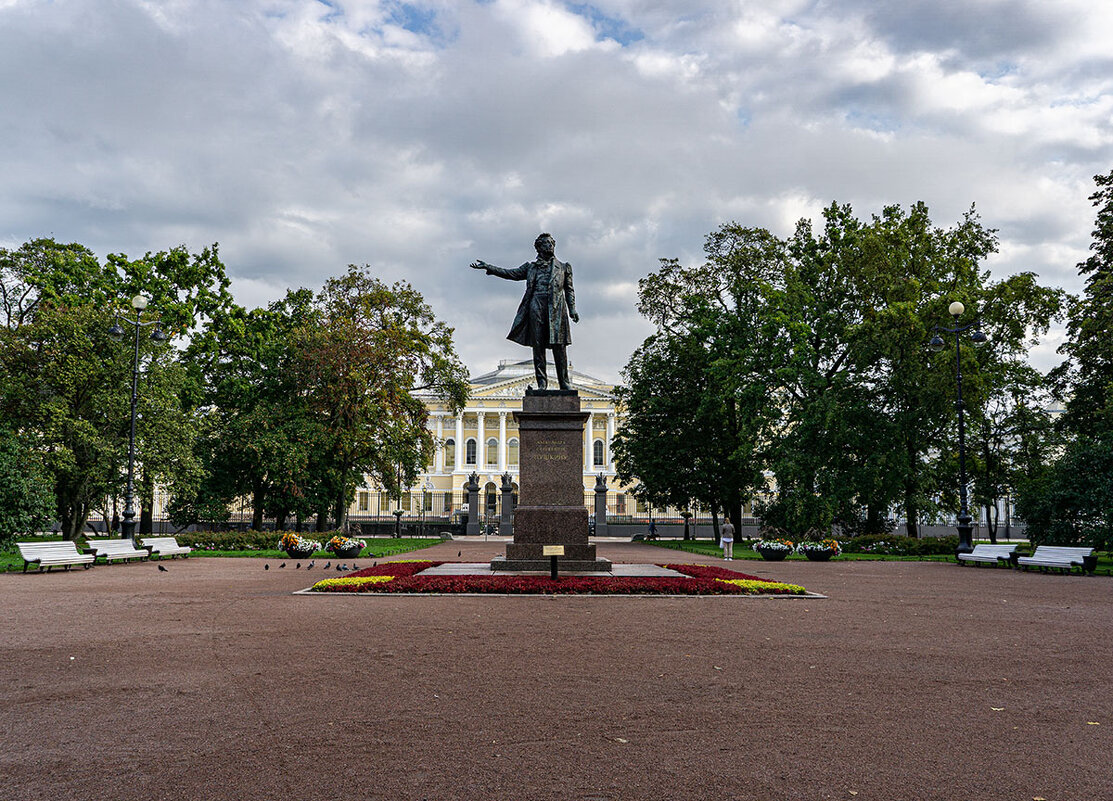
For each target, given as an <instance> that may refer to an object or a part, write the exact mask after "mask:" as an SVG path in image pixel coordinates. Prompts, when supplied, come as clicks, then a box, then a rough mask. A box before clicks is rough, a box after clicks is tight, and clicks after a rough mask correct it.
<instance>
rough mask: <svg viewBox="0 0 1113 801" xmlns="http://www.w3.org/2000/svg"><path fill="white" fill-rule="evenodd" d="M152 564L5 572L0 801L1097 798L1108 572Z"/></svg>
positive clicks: (1110, 633)
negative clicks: (600, 575) (594, 589)
mask: <svg viewBox="0 0 1113 801" xmlns="http://www.w3.org/2000/svg"><path fill="white" fill-rule="evenodd" d="M503 548H504V544H503V543H502V542H493V541H492V542H488V543H483V542H477V543H470V542H469V543H459V542H448V543H445V544H443V545H438V546H436V547H434V548H431V549H429V550H427V551H422V552H419V553H417V554H413V555H408V556H409V558H414V557H417V558H421V557H428V558H435V559H446V560H455V559H457V558H460V559H464V560H469V561H481V560H485V559H489V558H490V557H491V556H494V555H495V554H498V553H502V552H503ZM599 553H600V555H601V556H604V557H606V558H609V559H612V560H614V561H624V562H665V561H688V562H712V561H714V560H710V559H708V558H704V557H695V556H689V555H685V554H679V553H674V552H670V551H665V550H662V549H656V548H653V547H651V546H645V545H636V544H619V543H603V544H601V545H600V546H599ZM458 554H459V556H458ZM402 558H407V557H402ZM718 563H720V564H721V562H718ZM165 564H166V567H167V568H168V570H167V572H159V571H158V570H157V569H156V566H155V565H154V564H150V563H137V564H129V565H113V566H98V567H96V568H94V569H92V570H89V571H82V570H78V571H70V572H68V573H67V572H58V571H55V572H54V573H51V574H41V575H30V574H29V575H18V574H6V575H0V598H2V600H3V609H4V616H5V624H4V627H3V632H2V634H0V648H2V651H0V686H2V687H3V703H2V705H0V730H2V731H3V733H4V737H3V744H4V747H3V748H2V749H0V797H2V798H4V799H6V801H28V800H29V799H44V800H45V799H49V801H63V800H64V799H116V800H119V801H131V800H132V799H135V800H136V801H139V800H140V799H142V800H143V801H157V800H159V799H198V800H200V801H203V800H204V799H220V800H221V801H223V799H296V800H297V801H316V800H317V799H321V800H322V801H323V799H330V801H331V800H332V799H348V798H351V799H615V800H617V799H701V800H702V799H803V800H805V801H807V800H809V799H848V801H849V799H854V800H855V801H865V800H866V799H884V801H894V800H897V801H900V800H902V799H903V800H905V801H909V800H912V799H982V800H985V799H1011V800H1013V801H1015V800H1017V799H1019V800H1020V801H1029V800H1030V799H1036V798H1044V799H1047V801H1068V799H1074V800H1077V801H1092V800H1094V799H1108V798H1111V797H1113V790H1111V789H1110V788H1111V786H1113V782H1111V778H1113V774H1111V767H1110V765H1111V762H1110V759H1111V757H1110V755H1111V754H1113V693H1111V692H1110V689H1111V688H1110V684H1111V676H1113V580H1110V579H1108V578H1102V577H1098V578H1087V577H1081V576H1059V575H1044V574H1039V573H1020V572H1017V571H1010V570H1003V569H1002V570H999V569H977V568H969V567H968V568H960V567H958V566H956V565H953V564H941V563H918V562H901V563H897V562H850V561H842V560H838V561H835V562H831V563H827V564H822V563H810V562H788V563H781V564H774V563H763V562H744V561H735V562H733V563H730V565H731V566H732V567H734V568H735V569H737V570H740V571H745V572H751V573H754V574H758V575H761V576H765V577H769V578H775V579H780V580H785V581H791V582H796V583H800V584H803V585H804V586H806V587H807V588H808V589H809V590H813V591H815V592H819V593H823V594H824V595H827V596H828V598H826V599H824V600H816V599H807V600H800V599H796V600H787V599H777V600H772V599H768V598H739V597H714V598H644V597H642V598H639V597H635V598H630V597H615V598H612V597H558V598H551V597H392V596H373V597H365V596H335V595H334V596H312V597H307V596H295V595H292V594H291V593H292V591H294V590H297V589H301V588H303V587H306V586H308V585H309V584H310V583H311V580H312V579H314V578H320V577H321V573H320V571H319V570H317V571H315V572H313V573H309V574H306V572H305V570H304V569H301V570H295V569H293V565H292V563H291V564H289V565H287V567H286V568H285V569H282V570H279V569H278V568H277V565H278V562H277V560H271V562H270V565H271V569H270V570H267V571H264V570H263V562H262V561H261V560H257V559H205V558H191V559H189V560H185V561H183V560H180V559H179V560H174V561H171V562H167V563H165ZM332 575H335V574H332Z"/></svg>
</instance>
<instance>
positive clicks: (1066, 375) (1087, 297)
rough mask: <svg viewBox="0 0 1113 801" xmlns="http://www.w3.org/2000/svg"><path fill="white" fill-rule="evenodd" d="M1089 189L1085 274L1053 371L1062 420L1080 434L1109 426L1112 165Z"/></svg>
mask: <svg viewBox="0 0 1113 801" xmlns="http://www.w3.org/2000/svg"><path fill="white" fill-rule="evenodd" d="M1094 182H1095V183H1096V184H1097V186H1098V190H1097V191H1096V192H1095V193H1094V194H1092V195H1090V200H1091V201H1092V202H1093V204H1094V206H1095V207H1096V208H1097V210H1098V212H1097V219H1096V221H1095V223H1094V230H1093V241H1092V242H1091V243H1090V251H1091V253H1090V256H1089V258H1087V259H1086V260H1085V261H1083V262H1081V263H1080V264H1079V265H1078V272H1079V275H1082V276H1085V277H1086V283H1085V290H1084V292H1083V296H1082V298H1080V299H1079V301H1078V303H1076V304H1075V306H1074V307H1073V308H1072V309H1071V312H1070V318H1069V323H1068V327H1067V334H1068V339H1067V341H1066V342H1065V343H1064V344H1063V345H1062V347H1060V348H1059V352H1060V353H1062V354H1063V355H1064V356H1066V360H1065V361H1064V363H1063V364H1062V365H1061V366H1060V367H1058V368H1057V369H1056V370H1055V372H1054V374H1053V375H1054V377H1055V379H1056V380H1057V381H1058V382H1059V387H1060V390H1061V391H1062V394H1063V395H1064V396H1067V397H1069V401H1068V402H1067V409H1066V415H1065V416H1064V425H1065V426H1066V427H1067V429H1068V430H1070V431H1072V432H1074V433H1076V434H1077V435H1080V436H1087V435H1093V434H1096V433H1104V432H1109V431H1111V430H1113V336H1110V331H1113V170H1110V172H1109V174H1108V175H1095V176H1094Z"/></svg>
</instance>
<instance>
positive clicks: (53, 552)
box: [16, 540, 96, 573]
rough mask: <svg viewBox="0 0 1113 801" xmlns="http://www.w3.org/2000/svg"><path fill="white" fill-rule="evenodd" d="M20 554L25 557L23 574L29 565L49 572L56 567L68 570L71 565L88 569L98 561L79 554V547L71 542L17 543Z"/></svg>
mask: <svg viewBox="0 0 1113 801" xmlns="http://www.w3.org/2000/svg"><path fill="white" fill-rule="evenodd" d="M16 545H18V546H19V554H20V556H22V557H23V572H24V573H26V572H27V567H28V566H29V565H38V566H39V571H40V572H41V571H42V569H43V568H44V567H45V568H46V569H47V571H49V570H50V568H52V567H54V566H55V565H65V566H66V570H69V569H70V565H85V568H86V569H88V568H89V565H91V564H93V560H94V559H96V557H95V556H93V555H92V554H91V553H78V551H77V546H76V545H74V544H73V542H71V541H70V540H63V541H62V542H17V543H16Z"/></svg>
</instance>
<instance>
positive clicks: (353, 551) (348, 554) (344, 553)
mask: <svg viewBox="0 0 1113 801" xmlns="http://www.w3.org/2000/svg"><path fill="white" fill-rule="evenodd" d="M362 550H363V548H362V547H361V546H359V545H357V546H355V547H354V548H337V549H336V550H334V551H333V553H334V554H335V555H336V558H337V559H355V558H356V557H357V556H359V552H360V551H362Z"/></svg>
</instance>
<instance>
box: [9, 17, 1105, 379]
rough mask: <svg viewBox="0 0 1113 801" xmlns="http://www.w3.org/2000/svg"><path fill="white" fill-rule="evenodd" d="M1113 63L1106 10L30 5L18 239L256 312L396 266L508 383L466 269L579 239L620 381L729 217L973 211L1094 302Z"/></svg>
mask: <svg viewBox="0 0 1113 801" xmlns="http://www.w3.org/2000/svg"><path fill="white" fill-rule="evenodd" d="M1111 41H1113V3H1109V2H1106V0H818V1H817V0H734V1H729V0H683V2H681V1H680V0H596V1H595V2H593V3H578V2H563V1H562V0H456V1H455V2H451V1H450V0H428V1H426V0H415V1H414V2H409V3H407V2H395V1H392V0H379V1H376V0H364V1H363V2H355V1H353V2H346V1H345V0H333V1H332V2H324V0H225V1H224V2H218V0H158V1H152V2H143V1H142V0H96V1H95V2H92V1H90V0H53V2H50V1H49V0H0V75H2V76H3V79H2V80H0V143H2V144H3V147H2V149H0V246H7V247H11V246H15V245H18V244H19V243H21V242H24V241H26V240H28V239H30V238H33V237H38V236H54V237H55V238H57V239H60V240H64V241H78V242H82V243H84V244H86V245H88V246H89V247H91V248H93V249H94V250H95V251H96V252H97V253H98V255H100V256H102V257H103V256H104V255H106V254H107V253H109V252H124V253H128V254H129V255H138V254H141V253H143V252H145V251H148V250H162V249H165V248H168V247H172V246H174V245H178V244H185V245H187V246H188V247H189V248H191V249H193V250H199V249H201V248H203V247H205V246H206V245H209V244H211V243H213V242H219V243H220V249H221V255H222V258H223V260H224V262H225V264H226V265H227V267H228V269H229V271H230V273H231V275H232V276H233V279H234V287H233V288H234V291H235V293H236V296H237V298H238V299H239V301H240V302H241V303H244V304H246V305H262V304H265V303H267V302H269V301H271V300H274V299H275V298H277V297H280V296H281V295H282V294H284V292H285V290H286V289H287V288H288V287H297V286H308V287H311V288H314V289H316V288H318V287H320V285H321V284H322V283H323V281H324V280H325V279H326V278H327V277H328V276H331V275H336V274H338V273H340V272H342V271H343V269H344V267H345V266H346V265H347V264H349V263H358V264H364V263H366V264H370V265H372V267H373V269H374V270H375V272H376V273H377V274H378V275H380V276H381V277H383V278H385V279H387V280H396V279H405V280H408V281H410V282H411V283H413V284H414V285H415V286H416V287H417V288H418V289H419V290H420V291H421V292H422V293H423V294H424V295H425V296H426V298H427V299H428V300H429V301H430V302H431V303H432V305H433V307H434V308H435V310H436V312H437V314H438V315H439V316H440V317H442V318H443V319H445V320H447V321H448V322H449V323H450V324H451V325H453V326H455V328H456V331H457V342H458V348H459V351H460V354H461V356H462V357H463V358H464V360H465V362H466V363H467V364H468V366H469V367H470V368H471V369H472V370H473V371H474V372H477V373H478V372H486V371H488V370H490V369H492V368H493V367H494V366H495V363H496V361H497V360H498V359H500V358H523V359H524V358H527V357H528V351H526V349H524V348H521V347H520V346H517V345H514V344H513V343H510V342H507V341H505V339H504V337H505V335H506V331H507V329H508V328H509V324H510V320H511V319H512V317H513V315H514V310H515V309H516V307H517V303H518V301H519V299H520V296H521V285H520V284H517V285H515V284H511V283H508V282H503V281H499V280H498V279H494V278H485V277H484V276H483V275H482V274H481V273H477V272H473V271H471V270H468V268H467V265H468V263H469V262H471V261H472V260H474V259H477V258H482V259H484V260H486V261H489V262H493V263H495V264H500V265H503V266H516V265H517V264H520V263H521V262H523V261H525V260H527V259H528V258H531V257H532V255H533V248H532V242H533V238H534V237H535V236H536V235H537V233H538V232H539V231H541V230H546V231H551V232H552V233H553V234H554V235H555V236H556V238H557V241H558V250H557V252H558V255H559V256H560V257H561V258H563V259H565V260H567V261H570V262H572V264H573V266H574V268H575V275H576V289H577V296H578V299H579V304H578V305H579V307H580V312H581V316H582V322H581V324H580V325H578V326H575V327H574V331H573V337H574V343H573V345H572V348H571V350H570V354H571V358H572V361H573V363H574V364H575V366H576V368H577V369H580V370H583V371H584V372H587V373H591V374H594V375H597V376H599V377H601V378H605V379H610V380H617V379H618V378H619V371H620V369H621V367H622V365H624V364H625V362H626V360H627V358H628V357H629V355H630V352H631V351H632V350H633V349H634V348H635V347H636V346H637V345H638V344H639V343H640V342H641V340H642V339H643V338H644V336H645V335H646V334H647V333H648V328H647V326H646V325H645V323H644V322H642V321H641V320H640V318H638V316H637V313H636V312H635V310H634V301H635V292H636V284H637V280H638V278H640V277H641V276H644V275H645V274H646V273H647V272H649V271H650V270H652V269H654V268H655V266H656V264H657V259H658V258H661V257H677V258H680V259H681V260H684V261H686V262H696V261H698V260H700V252H701V246H702V242H703V237H704V235H705V234H706V233H707V232H709V231H710V230H712V229H713V228H715V227H716V226H717V225H719V224H720V223H722V222H725V221H729V220H737V221H739V222H741V223H743V224H746V225H757V226H766V227H768V228H770V229H771V230H773V231H774V232H775V233H777V234H780V235H787V234H788V233H790V232H791V230H792V227H793V225H794V223H795V221H796V220H797V219H799V218H800V217H802V216H815V215H817V214H818V212H819V210H820V209H821V208H822V207H823V206H825V205H827V204H828V203H830V202H831V201H833V200H837V201H839V202H845V203H851V204H852V205H853V206H854V208H855V211H856V212H857V213H858V215H859V216H861V217H868V216H869V215H871V214H873V213H875V212H877V211H879V210H880V208H881V207H882V206H884V205H887V204H892V203H899V204H901V205H905V206H907V205H908V204H910V203H913V202H915V201H917V200H923V201H925V202H927V203H928V205H929V206H930V207H931V210H932V216H933V219H934V221H935V222H936V223H937V224H939V225H944V226H947V225H951V224H952V223H954V222H956V221H957V220H958V219H959V218H960V216H961V215H962V213H963V212H964V211H965V210H966V209H968V208H969V207H970V205H971V204H972V203H974V204H976V205H977V207H978V209H979V211H980V213H981V215H982V218H983V221H984V222H985V224H986V225H988V226H991V227H995V228H998V229H999V230H1000V236H1001V252H1000V254H998V255H997V256H996V257H994V258H993V259H992V261H991V262H990V263H989V265H988V266H989V267H990V269H992V270H993V271H994V273H995V274H997V275H1004V274H1006V273H1008V272H1011V271H1019V270H1032V271H1035V272H1037V273H1039V274H1040V275H1041V276H1042V279H1043V281H1044V282H1045V283H1048V284H1051V285H1055V286H1062V287H1065V288H1067V289H1069V290H1072V291H1077V290H1078V289H1079V287H1080V284H1079V281H1078V276H1077V273H1076V270H1075V265H1076V263H1077V262H1078V261H1080V260H1081V259H1083V258H1084V257H1085V254H1086V250H1087V247H1088V245H1089V234H1090V230H1091V228H1092V223H1093V210H1092V208H1091V207H1090V204H1089V201H1088V199H1087V198H1088V196H1089V195H1090V194H1091V192H1092V191H1093V182H1092V176H1093V175H1095V174H1096V173H1105V172H1108V171H1109V170H1110V168H1113V125H1111V124H1110V123H1111V116H1113V56H1111V55H1110V53H1111V52H1113V51H1111V50H1110V45H1109V43H1110V42H1111ZM1054 347H1055V343H1054V342H1050V343H1047V344H1045V345H1043V346H1042V347H1041V348H1037V349H1036V351H1035V352H1034V354H1033V360H1034V361H1035V363H1037V364H1039V365H1041V366H1047V365H1049V364H1051V363H1053V360H1054V357H1053V351H1054Z"/></svg>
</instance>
